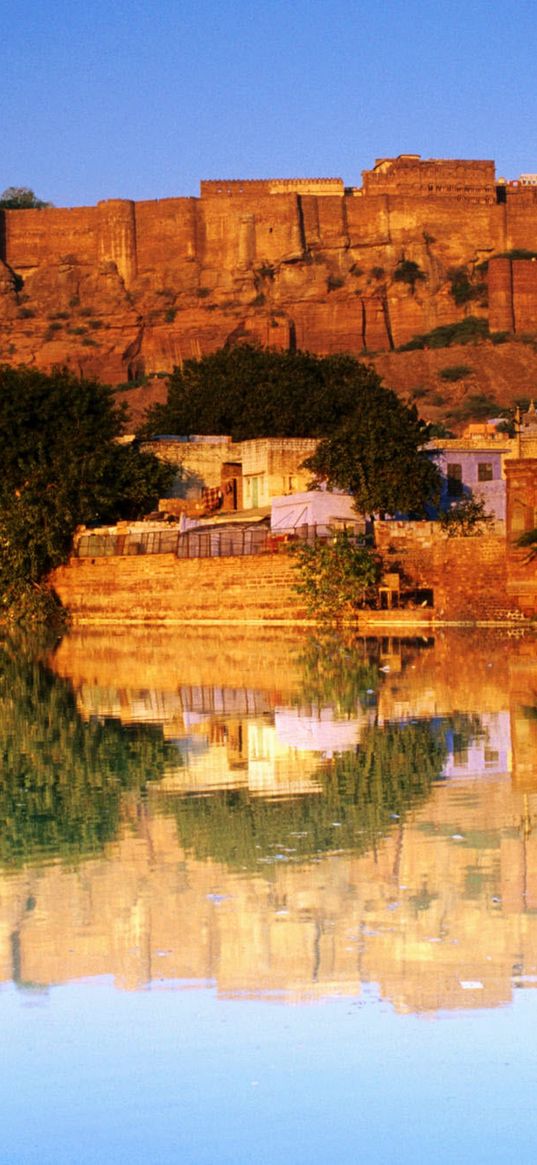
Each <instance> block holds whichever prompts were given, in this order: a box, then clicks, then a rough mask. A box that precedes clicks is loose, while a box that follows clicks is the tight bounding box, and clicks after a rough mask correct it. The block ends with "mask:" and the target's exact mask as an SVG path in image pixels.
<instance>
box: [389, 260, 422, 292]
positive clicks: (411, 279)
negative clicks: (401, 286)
mask: <svg viewBox="0 0 537 1165" xmlns="http://www.w3.org/2000/svg"><path fill="white" fill-rule="evenodd" d="M393 278H394V280H395V282H396V283H408V285H409V287H410V288H411V290H412V292H414V291H415V289H416V283H420V282H423V281H424V280H425V279H427V276H426V274H425V272H424V271H422V270H421V267H420V266H419V265H418V263H414V261H413V260H412V259H400V260H399V262H398V264H397V267H396V268H395V271H394V273H393Z"/></svg>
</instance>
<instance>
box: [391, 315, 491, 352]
mask: <svg viewBox="0 0 537 1165" xmlns="http://www.w3.org/2000/svg"><path fill="white" fill-rule="evenodd" d="M489 336H490V332H489V326H488V323H487V321H486V320H482V319H479V317H478V316H467V317H466V319H465V320H457V321H456V323H453V324H442V325H441V326H440V327H439V328H433V329H432V331H431V332H423V333H422V334H421V335H417V336H413V337H412V339H411V340H409V341H408V342H407V343H406V344H401V346H400V347H399V352H411V351H414V350H415V349H417V348H419V349H421V348H450V347H451V345H452V344H475V343H476V342H477V341H479V340H488V339H489Z"/></svg>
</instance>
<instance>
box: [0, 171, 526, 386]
mask: <svg viewBox="0 0 537 1165" xmlns="http://www.w3.org/2000/svg"><path fill="white" fill-rule="evenodd" d="M534 247H537V186H535V187H534V186H532V185H531V184H521V183H504V182H502V181H498V182H497V181H496V178H495V172H494V164H493V163H492V162H486V161H476V162H458V161H445V160H432V161H422V160H421V159H420V158H419V157H418V156H416V155H404V156H401V157H399V158H396V159H380V160H379V161H378V162H377V163H376V165H375V167H374V168H373V169H372V170H371V171H366V172H364V175H363V184H362V186H361V187H357V188H354V187H352V188H344V187H343V184H342V182H341V181H340V180H339V179H315V180H305V179H299V180H273V181H259V182H237V181H230V182H228V181H225V182H203V183H202V185H201V195H200V197H199V198H171V199H165V200H162V201H154V202H138V203H134V202H130V201H125V200H110V201H106V202H102V203H99V204H98V205H97V206H95V207H78V208H75V209H57V208H49V209H44V210H4V211H0V359H1V360H5V361H9V362H13V363H19V362H25V363H30V364H36V365H38V366H39V367H42V368H51V367H52V366H54V365H56V364H60V363H61V364H63V363H67V364H69V365H70V366H72V367H73V368H75V369H76V370H79V371H81V372H84V373H86V374H94V375H96V376H98V377H100V378H102V379H104V380H108V381H110V382H112V383H121V382H126V381H134V380H136V379H138V378H139V377H140V376H143V375H151V374H155V373H159V372H166V371H169V370H170V369H171V368H172V367H173V365H174V364H176V363H178V362H180V361H181V360H182V359H185V358H187V357H191V356H198V355H201V354H202V353H205V352H209V351H212V350H214V349H215V348H217V347H219V346H221V345H223V344H225V343H226V342H233V341H234V340H238V339H241V338H250V339H252V340H257V341H259V342H260V343H261V344H263V345H269V346H275V347H282V348H287V347H292V346H296V347H300V348H304V349H309V350H310V351H313V352H317V353H319V354H324V353H329V352H335V351H340V350H345V351H350V352H353V353H355V354H356V355H362V354H364V353H366V354H378V353H380V354H382V353H386V354H387V355H386V357H384V356H381V357H380V365H379V366H380V367H381V368H382V369H383V371H384V370H385V369H389V379H391V381H394V380H395V381H398V386H399V387H400V389H401V390H402V391H407V392H410V391H412V390H413V389H414V388H416V387H418V388H419V387H420V384H419V381H420V380H421V382H422V384H423V382H426V383H427V384H429V385H430V384H431V383H433V381H434V377H437V376H438V374H439V369H440V368H441V364H442V363H443V364H444V365H446V364H450V363H453V362H454V361H453V360H452V359H451V355H450V358H449V359H445V356H446V354H445V352H444V351H442V353H440V354H439V356H438V358H439V360H440V364H439V366H438V368H436V366H435V361H436V359H437V353H436V352H435V353H434V357H433V361H432V365H431V359H430V356H432V355H433V354H432V353H431V354H429V352H428V351H427V349H425V352H421V353H407V354H404V355H405V359H404V360H402V359H401V357H400V356H399V354H398V353H397V349H399V348H400V347H401V345H404V344H406V343H407V342H408V341H410V340H411V339H412V338H413V337H414V336H415V335H416V334H424V333H429V332H430V331H431V330H432V329H434V328H438V327H440V326H443V325H446V324H451V323H453V322H456V321H458V320H462V319H464V318H465V317H466V316H468V315H471V316H474V317H478V318H481V319H483V321H485V323H489V324H490V328H491V330H492V331H500V332H506V333H508V334H509V336H512V338H513V340H516V341H520V340H521V339H522V340H523V341H527V339H528V333H532V332H533V331H534V330H535V331H537V263H533V262H532V259H531V252H532V250H533V248H534ZM526 253H529V254H526ZM495 256H503V258H499V257H495ZM508 348H509V349H510V355H509V358H508V360H507V364H509V371H508V372H507V374H506V375H505V376H504V378H503V379H505V380H506V381H507V383H508V384H509V385H511V386H512V385H513V382H514V380H516V381H517V382H518V384H517V387H518V388H520V387H521V386H520V376H519V366H520V367H521V368H522V369H525V370H526V371H525V374H524V376H525V379H526V380H527V381H528V388H531V386H532V384H533V381H534V379H535V377H536V375H537V356H536V355H535V352H534V351H533V349H532V348H531V346H529V345H528V344H527V343H522V344H521V343H520V342H518V343H517V344H516V345H513V344H510V345H508ZM522 349H524V351H523V352H522ZM481 351H484V352H486V358H485V359H484V360H483V361H482V359H481V354H479V356H478V358H475V357H474V353H475V352H477V349H473V350H472V356H473V358H472V360H466V359H465V363H466V364H467V365H470V366H471V373H470V379H471V376H473V377H474V381H473V382H471V384H472V383H473V384H474V387H475V386H476V387H477V388H478V389H481V388H482V384H481V380H480V368H481V364H483V367H485V366H486V367H487V368H488V372H487V374H486V375H487V378H488V381H490V380H491V379H492V380H494V378H495V373H494V368H495V366H496V365H498V367H499V366H500V365H501V361H502V359H503V363H504V364H505V363H506V355H505V353H502V354H501V356H500V348H496V347H493V346H492V345H491V344H490V342H489V343H486V344H480V346H479V353H481ZM395 353H397V362H398V363H397V365H396V364H395V363H394V360H395V359H396V357H395ZM390 354H394V355H392V356H390ZM459 355H460V354H459ZM410 356H412V357H413V358H414V363H415V360H416V357H417V356H419V357H420V360H421V364H420V366H419V371H415V370H414V368H413V365H412V361H411V360H409V359H408V357H410ZM487 361H488V363H487ZM491 361H492V367H493V371H492V373H491V371H490V368H489V365H490V364H491ZM458 362H460V361H458ZM399 363H401V364H402V367H403V368H405V369H406V370H407V371H406V372H399V373H397V372H396V371H395V369H396V368H397V367H399ZM418 363H419V361H418ZM431 368H432V371H431ZM410 369H412V370H410ZM524 376H523V379H524ZM416 377H417V378H418V381H416ZM431 377H432V378H433V380H431ZM427 378H428V379H427ZM387 379H388V377H387ZM470 387H471V385H470Z"/></svg>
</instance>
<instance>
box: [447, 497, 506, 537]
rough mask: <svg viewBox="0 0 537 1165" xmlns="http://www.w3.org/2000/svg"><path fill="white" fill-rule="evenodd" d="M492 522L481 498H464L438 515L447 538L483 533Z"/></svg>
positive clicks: (474, 535)
mask: <svg viewBox="0 0 537 1165" xmlns="http://www.w3.org/2000/svg"><path fill="white" fill-rule="evenodd" d="M493 524H494V518H493V517H492V514H487V512H486V510H485V503H484V501H483V499H482V498H464V499H463V501H460V502H456V504H455V505H454V506H451V508H450V509H449V510H447V511H446V513H445V514H442V515H441V517H440V525H441V527H442V530H444V532H445V533H446V534H447V536H448V538H472V537H474V538H475V537H476V536H479V535H481V534H485V533H486V531H487V529H488V528H489V527H490V526H491V525H493Z"/></svg>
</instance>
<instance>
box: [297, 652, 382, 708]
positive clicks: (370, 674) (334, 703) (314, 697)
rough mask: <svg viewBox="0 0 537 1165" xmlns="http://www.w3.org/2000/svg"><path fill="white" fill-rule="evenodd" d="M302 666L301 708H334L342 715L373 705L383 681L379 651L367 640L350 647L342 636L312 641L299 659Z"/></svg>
mask: <svg viewBox="0 0 537 1165" xmlns="http://www.w3.org/2000/svg"><path fill="white" fill-rule="evenodd" d="M299 663H300V664H301V666H302V684H301V690H300V695H299V701H300V703H301V704H314V705H319V706H326V705H328V704H330V706H331V707H333V708H334V710H335V711H336V712H339V713H340V714H342V715H346V716H348V715H353V714H355V713H356V710H357V708H358V707H359V706H360V705H362V706H367V705H368V704H371V702H372V700H371V696H372V694H374V693H375V692H376V691H377V688H378V687H379V681H380V673H379V661H378V649H377V651H376V652H375V651H374V650H372V648H371V646H370V645H369V644H368V642H367V640H365V639H361V640H359V641H358V642H355V643H350V644H349V643H348V642H346V640H345V639H343V638H342V637H341V636H340V635H329V634H327V635H323V636H321V637H311V638H310V639H308V641H307V644H306V646H305V648H304V650H303V651H302V652H301V654H300V657H299Z"/></svg>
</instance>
